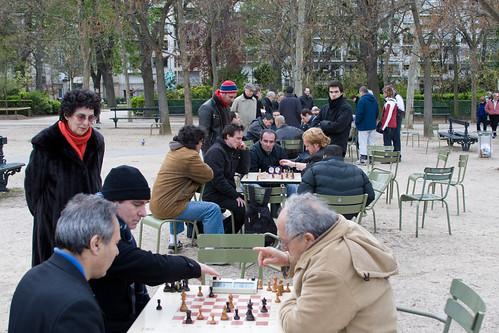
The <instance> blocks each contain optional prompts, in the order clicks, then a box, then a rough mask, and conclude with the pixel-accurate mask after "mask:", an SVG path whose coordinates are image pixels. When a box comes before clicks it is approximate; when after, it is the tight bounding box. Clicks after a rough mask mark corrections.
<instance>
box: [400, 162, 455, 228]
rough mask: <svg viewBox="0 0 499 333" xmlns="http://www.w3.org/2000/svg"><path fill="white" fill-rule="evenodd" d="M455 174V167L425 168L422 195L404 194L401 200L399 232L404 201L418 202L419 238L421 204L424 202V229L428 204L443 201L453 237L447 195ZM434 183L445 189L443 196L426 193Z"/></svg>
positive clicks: (422, 226)
mask: <svg viewBox="0 0 499 333" xmlns="http://www.w3.org/2000/svg"><path fill="white" fill-rule="evenodd" d="M453 172H454V167H450V168H425V169H424V176H423V189H422V190H421V193H420V194H402V195H401V196H400V200H399V230H402V203H403V202H404V201H409V202H413V201H417V203H418V204H417V207H416V237H418V219H419V204H420V203H421V202H424V208H423V221H422V223H421V228H424V219H425V214H426V210H427V208H428V202H430V201H431V202H434V201H441V202H443V203H444V204H445V210H446V212H447V225H448V227H449V235H451V234H452V233H451V227H450V217H449V205H448V204H447V202H446V201H445V198H446V197H447V193H449V186H450V181H451V179H452V173H453ZM433 182H439V183H440V184H442V185H443V186H444V188H445V191H443V192H442V195H436V194H434V193H429V192H427V191H426V189H427V186H428V189H429V187H430V184H431V183H433Z"/></svg>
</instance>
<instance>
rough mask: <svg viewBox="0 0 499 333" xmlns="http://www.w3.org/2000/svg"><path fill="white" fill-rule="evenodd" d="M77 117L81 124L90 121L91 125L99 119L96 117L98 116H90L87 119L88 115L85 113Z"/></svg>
mask: <svg viewBox="0 0 499 333" xmlns="http://www.w3.org/2000/svg"><path fill="white" fill-rule="evenodd" d="M75 116H76V119H78V121H79V122H80V123H82V122H84V121H85V119H88V122H89V123H93V122H94V121H95V119H97V117H96V116H93V115H92V116H88V117H87V116H86V115H84V114H83V113H77V114H76V115H75Z"/></svg>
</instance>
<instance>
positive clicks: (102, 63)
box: [94, 35, 116, 107]
mask: <svg viewBox="0 0 499 333" xmlns="http://www.w3.org/2000/svg"><path fill="white" fill-rule="evenodd" d="M98 38H99V39H98V40H96V41H95V42H94V44H95V56H96V58H97V68H98V69H99V71H100V72H101V73H102V81H103V82H104V89H105V91H106V94H105V96H106V99H107V106H108V107H115V106H116V94H115V93H114V83H113V72H112V71H113V69H112V64H111V63H110V59H111V57H112V48H113V46H114V42H113V40H112V39H110V40H109V43H106V41H105V40H103V38H105V37H104V36H102V35H101V36H99V37H98Z"/></svg>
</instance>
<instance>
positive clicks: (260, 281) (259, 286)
mask: <svg viewBox="0 0 499 333" xmlns="http://www.w3.org/2000/svg"><path fill="white" fill-rule="evenodd" d="M258 289H259V290H262V289H263V281H262V279H259V280H258Z"/></svg>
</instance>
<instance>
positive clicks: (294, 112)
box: [279, 94, 303, 128]
mask: <svg viewBox="0 0 499 333" xmlns="http://www.w3.org/2000/svg"><path fill="white" fill-rule="evenodd" d="M302 109H303V108H302V106H301V102H300V100H299V99H298V98H297V97H295V95H294V94H286V97H284V98H283V99H282V101H281V102H280V103H279V112H280V113H281V116H283V117H284V119H286V124H288V125H289V126H294V127H298V128H299V127H300V124H301V110H302Z"/></svg>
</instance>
